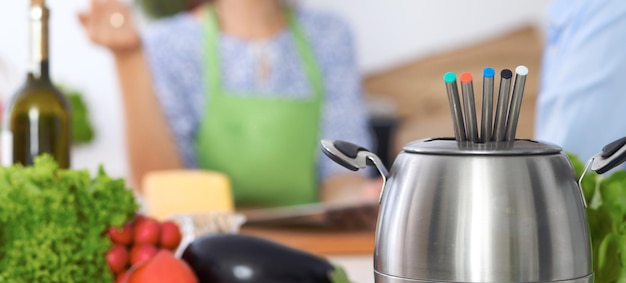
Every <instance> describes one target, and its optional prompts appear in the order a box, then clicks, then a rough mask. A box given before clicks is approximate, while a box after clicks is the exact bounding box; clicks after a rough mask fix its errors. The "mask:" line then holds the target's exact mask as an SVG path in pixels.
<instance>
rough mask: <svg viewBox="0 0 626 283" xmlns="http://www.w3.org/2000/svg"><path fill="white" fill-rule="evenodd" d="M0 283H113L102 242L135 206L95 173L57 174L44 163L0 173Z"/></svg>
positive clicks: (125, 192) (114, 182) (118, 185)
mask: <svg viewBox="0 0 626 283" xmlns="http://www.w3.org/2000/svg"><path fill="white" fill-rule="evenodd" d="M0 204H1V205H0V282H8V283H12V282H16V283H17V282H20V283H21V282H40V283H41V282H44V283H45V282H64V283H71V282H96V283H97V282H106V283H111V282H113V280H114V279H113V273H112V272H111V271H110V270H109V266H108V265H107V259H106V257H105V254H106V253H107V252H108V251H109V250H110V249H111V248H112V247H113V244H112V242H111V240H110V239H109V237H108V235H107V230H108V228H109V227H111V226H115V227H121V226H122V225H123V224H124V223H126V222H128V221H129V220H130V219H132V217H133V216H134V215H135V213H136V211H137V209H138V205H137V203H136V201H135V198H134V196H133V193H132V191H131V190H129V189H127V188H126V187H125V185H124V181H123V180H121V179H112V178H110V177H109V176H107V174H106V173H105V172H104V170H103V168H102V167H100V170H99V172H98V173H97V175H96V176H95V177H94V178H92V177H91V176H90V174H89V172H88V171H87V170H65V169H59V168H58V166H57V164H56V163H55V162H54V160H53V159H52V158H51V157H50V156H47V155H43V156H41V157H38V158H37V159H36V160H35V164H34V165H33V166H29V167H23V166H21V165H15V166H11V167H0Z"/></svg>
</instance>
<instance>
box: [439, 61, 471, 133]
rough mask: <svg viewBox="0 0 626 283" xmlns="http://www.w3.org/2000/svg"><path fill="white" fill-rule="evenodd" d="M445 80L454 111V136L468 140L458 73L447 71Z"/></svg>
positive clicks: (444, 76)
mask: <svg viewBox="0 0 626 283" xmlns="http://www.w3.org/2000/svg"><path fill="white" fill-rule="evenodd" d="M443 81H444V82H445V83H446V91H447V93H448V103H449V104H450V112H451V113H452V123H453V124H454V137H455V138H456V140H457V141H466V140H467V138H466V135H465V124H464V123H463V112H462V110H461V101H460V99H459V89H458V87H457V84H456V75H455V74H454V73H453V72H447V73H445V74H444V75H443Z"/></svg>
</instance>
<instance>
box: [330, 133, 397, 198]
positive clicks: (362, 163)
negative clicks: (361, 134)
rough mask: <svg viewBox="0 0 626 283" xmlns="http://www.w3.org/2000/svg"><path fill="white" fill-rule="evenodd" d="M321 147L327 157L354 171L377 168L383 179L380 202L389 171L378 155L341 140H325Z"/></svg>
mask: <svg viewBox="0 0 626 283" xmlns="http://www.w3.org/2000/svg"><path fill="white" fill-rule="evenodd" d="M321 147H322V152H324V154H326V156H328V157H330V159H332V160H333V161H335V162H337V163H338V164H339V165H341V166H343V167H346V168H348V169H350V170H352V171H357V170H359V169H364V168H365V167H367V166H368V165H373V166H376V169H378V172H380V175H381V176H382V177H383V189H382V190H381V193H380V197H379V199H378V200H379V202H380V200H381V197H382V195H383V190H384V189H385V184H386V183H387V179H388V178H389V171H388V170H387V168H386V167H385V165H384V164H383V162H382V161H381V160H380V158H379V157H378V156H377V155H376V154H374V153H372V152H370V151H369V150H367V149H365V148H363V147H360V146H358V145H355V144H352V143H349V142H346V141H340V140H326V139H324V140H322V141H321Z"/></svg>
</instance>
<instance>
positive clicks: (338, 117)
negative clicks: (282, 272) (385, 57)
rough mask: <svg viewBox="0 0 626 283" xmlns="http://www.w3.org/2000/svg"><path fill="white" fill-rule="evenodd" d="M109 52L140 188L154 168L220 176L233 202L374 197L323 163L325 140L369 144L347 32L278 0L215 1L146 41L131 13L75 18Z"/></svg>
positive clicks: (159, 25) (111, 3)
mask: <svg viewBox="0 0 626 283" xmlns="http://www.w3.org/2000/svg"><path fill="white" fill-rule="evenodd" d="M79 19H80V21H81V23H82V25H83V26H84V28H85V31H86V33H87V35H88V36H89V38H90V39H91V40H92V41H93V42H94V43H96V44H99V45H101V46H103V47H106V48H107V49H109V50H110V51H111V52H112V55H113V58H114V60H115V65H116V68H117V73H118V79H119V82H120V87H121V91H122V94H123V96H122V97H123V104H124V110H125V116H126V136H127V147H128V153H129V161H130V167H131V173H132V177H133V179H134V180H135V181H138V180H141V179H142V178H143V176H144V175H145V174H146V173H147V172H149V171H152V170H164V169H176V168H202V169H207V170H215V171H220V172H223V173H226V174H227V175H228V176H229V177H230V178H231V182H232V186H233V193H234V197H235V202H236V204H237V205H238V206H284V205H295V204H303V203H311V202H316V201H329V200H335V199H341V198H357V197H363V198H370V199H375V198H376V197H377V196H378V192H379V191H380V182H378V181H370V180H368V179H367V178H366V177H365V175H360V174H355V173H352V172H349V171H347V170H346V169H345V168H342V167H339V166H338V165H336V164H334V162H333V161H331V160H330V159H329V158H326V157H323V156H321V153H320V152H321V151H320V150H319V141H320V139H321V138H329V139H341V140H346V141H350V142H354V143H357V144H363V145H368V144H370V136H369V132H368V129H367V113H366V111H365V107H364V103H363V97H362V93H361V85H360V78H359V75H358V71H357V69H356V64H355V58H354V57H355V56H354V54H353V44H352V40H351V34H350V30H349V28H348V26H347V25H346V24H345V23H344V22H343V21H341V20H340V19H338V18H337V17H335V16H333V15H331V14H326V13H321V12H313V11H309V10H307V9H304V8H302V7H292V6H289V5H286V4H285V3H283V2H281V1H278V0H215V1H210V2H207V3H205V4H202V5H200V6H198V7H196V8H194V9H193V10H192V11H189V12H184V13H180V14H177V15H175V16H172V17H169V18H165V19H161V20H158V21H156V22H155V23H153V24H152V25H151V26H150V28H149V29H148V30H147V31H146V32H145V33H143V34H141V35H140V34H139V32H138V29H137V28H136V27H135V25H134V23H133V21H132V18H131V12H130V10H129V8H128V7H127V6H125V5H124V4H123V3H121V2H119V1H117V0H92V1H91V7H90V10H89V11H87V12H84V13H81V14H80V15H79Z"/></svg>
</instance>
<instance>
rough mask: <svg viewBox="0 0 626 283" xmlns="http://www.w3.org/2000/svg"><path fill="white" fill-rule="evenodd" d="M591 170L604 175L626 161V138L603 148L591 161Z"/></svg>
mask: <svg viewBox="0 0 626 283" xmlns="http://www.w3.org/2000/svg"><path fill="white" fill-rule="evenodd" d="M591 160H592V161H591V162H592V163H591V170H593V171H596V172H597V173H598V174H603V173H605V172H607V171H609V170H611V169H613V168H615V167H617V166H618V165H620V164H622V163H624V161H626V137H623V138H620V139H618V140H615V141H613V142H611V143H609V144H607V145H606V146H604V147H603V148H602V152H600V153H598V154H596V155H595V156H594V157H592V159H591Z"/></svg>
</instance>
